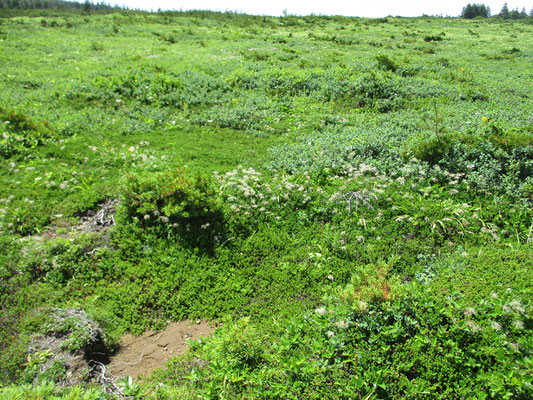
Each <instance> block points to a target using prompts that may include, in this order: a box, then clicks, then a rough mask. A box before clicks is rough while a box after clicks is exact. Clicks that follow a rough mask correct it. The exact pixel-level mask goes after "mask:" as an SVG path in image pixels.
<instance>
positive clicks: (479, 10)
mask: <svg viewBox="0 0 533 400" xmlns="http://www.w3.org/2000/svg"><path fill="white" fill-rule="evenodd" d="M490 15H491V14H490V7H487V6H486V5H485V4H470V3H468V4H467V5H466V6H465V7H464V8H463V11H462V12H461V17H462V18H466V19H473V18H477V17H481V18H488V17H490ZM532 16H533V9H532V10H531V11H530V13H529V17H532ZM495 17H498V18H503V19H521V18H527V17H528V14H527V12H526V9H525V8H522V11H518V8H516V9H514V10H512V11H509V7H508V6H507V3H505V4H504V5H503V7H502V10H501V11H500V13H499V14H498V15H496V16H495Z"/></svg>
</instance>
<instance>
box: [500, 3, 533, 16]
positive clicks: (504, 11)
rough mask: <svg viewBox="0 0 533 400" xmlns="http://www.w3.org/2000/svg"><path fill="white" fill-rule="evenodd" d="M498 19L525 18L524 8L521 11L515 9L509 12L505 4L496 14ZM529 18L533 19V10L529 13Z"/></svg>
mask: <svg viewBox="0 0 533 400" xmlns="http://www.w3.org/2000/svg"><path fill="white" fill-rule="evenodd" d="M498 16H499V17H501V18H503V19H521V18H527V17H528V15H527V12H526V8H525V7H524V8H522V11H518V8H515V9H514V10H512V11H509V7H508V6H507V3H505V4H504V5H503V7H502V10H501V11H500V13H499V14H498ZM529 16H530V17H533V9H531V11H530V12H529Z"/></svg>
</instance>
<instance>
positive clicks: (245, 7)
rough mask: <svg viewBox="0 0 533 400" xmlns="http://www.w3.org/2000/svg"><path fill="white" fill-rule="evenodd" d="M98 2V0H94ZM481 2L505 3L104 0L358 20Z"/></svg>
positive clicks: (524, 0) (519, 2) (521, 0)
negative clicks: (359, 18)
mask: <svg viewBox="0 0 533 400" xmlns="http://www.w3.org/2000/svg"><path fill="white" fill-rule="evenodd" d="M93 1H96V2H99V1H100V0H93ZM469 2H470V3H482V4H485V5H486V6H489V7H490V8H491V10H492V13H493V14H498V13H499V12H500V10H501V9H502V7H503V4H504V2H505V1H500V0H498V1H476V0H474V1H468V0H466V1H465V0H406V1H401V0H351V1H350V0H320V1H318V0H284V1H283V0H266V1H264V0H263V1H254V0H106V1H105V3H106V4H111V5H115V4H118V5H120V6H128V7H129V8H131V9H141V10H153V11H156V10H157V9H159V8H161V9H162V10H213V11H238V12H244V13H247V14H256V15H276V16H279V15H283V13H284V11H286V12H287V13H288V14H296V15H309V14H316V15H319V14H324V15H346V16H357V17H371V18H377V17H386V16H388V15H392V16H398V15H400V16H405V17H416V16H420V15H422V14H427V15H443V16H447V15H449V16H458V15H459V14H460V13H461V10H462V9H463V7H464V6H465V5H466V4H468V3H469ZM507 3H508V7H509V9H510V10H513V9H515V8H518V9H519V10H522V8H523V7H525V8H526V11H527V12H528V13H529V11H530V10H531V8H532V7H533V1H532V0H515V1H508V2H507Z"/></svg>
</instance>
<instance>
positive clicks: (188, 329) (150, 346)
mask: <svg viewBox="0 0 533 400" xmlns="http://www.w3.org/2000/svg"><path fill="white" fill-rule="evenodd" d="M214 329H215V328H214V327H213V326H211V325H209V324H207V323H206V322H203V321H200V320H198V321H190V320H188V321H181V322H172V323H170V324H169V325H168V326H167V328H166V329H165V330H163V331H147V332H145V333H144V334H142V335H141V336H134V335H131V334H126V335H124V336H123V337H122V339H121V341H120V350H119V351H118V353H117V354H116V355H115V356H113V357H111V362H110V363H109V364H108V365H107V370H108V372H109V373H110V374H111V375H113V376H115V377H125V376H132V377H134V378H135V377H137V376H139V375H147V374H149V373H150V372H151V371H153V370H154V369H156V368H162V367H164V366H165V364H166V362H167V360H168V359H169V358H170V357H173V356H176V355H179V354H183V353H185V351H186V350H187V347H188V341H190V340H198V339H200V338H202V337H205V336H209V335H211V333H213V331H214Z"/></svg>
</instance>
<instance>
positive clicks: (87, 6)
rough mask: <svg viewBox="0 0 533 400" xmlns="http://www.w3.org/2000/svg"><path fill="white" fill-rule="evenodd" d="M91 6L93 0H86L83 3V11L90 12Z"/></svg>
mask: <svg viewBox="0 0 533 400" xmlns="http://www.w3.org/2000/svg"><path fill="white" fill-rule="evenodd" d="M91 8H92V6H91V2H90V1H89V0H85V3H83V11H85V12H86V13H88V12H90V11H91Z"/></svg>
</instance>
